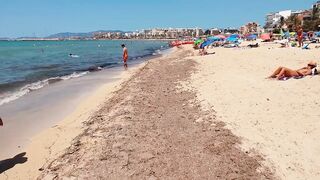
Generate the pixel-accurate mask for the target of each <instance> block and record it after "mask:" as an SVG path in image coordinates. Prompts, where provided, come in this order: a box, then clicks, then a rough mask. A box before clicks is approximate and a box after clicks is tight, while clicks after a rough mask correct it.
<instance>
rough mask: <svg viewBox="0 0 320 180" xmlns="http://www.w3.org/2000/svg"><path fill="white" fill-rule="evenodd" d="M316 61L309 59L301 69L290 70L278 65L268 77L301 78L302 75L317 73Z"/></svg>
mask: <svg viewBox="0 0 320 180" xmlns="http://www.w3.org/2000/svg"><path fill="white" fill-rule="evenodd" d="M316 67H317V63H316V62H315V61H310V62H309V63H308V65H307V67H303V68H301V69H297V70H292V69H289V68H286V67H279V68H277V70H276V71H275V72H274V73H273V74H272V75H271V76H269V77H268V78H276V79H278V80H284V79H287V78H291V77H294V78H302V77H304V76H308V75H313V74H317V70H316Z"/></svg>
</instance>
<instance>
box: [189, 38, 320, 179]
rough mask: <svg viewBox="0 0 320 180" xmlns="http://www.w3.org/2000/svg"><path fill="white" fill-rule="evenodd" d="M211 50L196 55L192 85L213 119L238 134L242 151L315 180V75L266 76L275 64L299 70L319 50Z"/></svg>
mask: <svg viewBox="0 0 320 180" xmlns="http://www.w3.org/2000/svg"><path fill="white" fill-rule="evenodd" d="M278 47H279V45H275V44H268V43H266V44H262V46H261V47H260V48H257V49H225V48H216V49H212V50H209V52H210V51H213V50H214V51H215V52H216V54H215V55H209V56H203V57H196V58H195V60H196V62H198V63H199V66H198V72H197V73H195V74H194V75H193V77H192V79H193V80H192V84H193V86H194V87H195V88H196V89H197V90H198V95H199V100H202V104H203V105H204V106H205V105H207V106H208V107H211V106H213V108H214V109H215V111H216V112H217V120H219V121H223V122H226V124H227V127H228V128H229V129H231V130H232V132H233V133H235V134H236V135H237V136H240V137H242V138H243V142H244V143H243V145H242V147H243V148H244V149H246V150H247V149H251V148H254V149H256V150H258V151H259V152H261V153H262V154H263V155H264V157H265V158H266V160H267V163H266V164H267V165H268V166H269V167H271V168H272V169H273V170H275V172H276V175H277V176H278V177H281V178H282V179H290V180H291V179H298V180H302V179H320V141H319V136H320V95H319V92H320V85H319V83H320V76H309V77H305V78H303V79H299V80H297V79H290V80H287V81H276V80H270V79H265V77H267V76H268V75H270V74H271V73H272V72H273V71H274V70H275V68H277V67H278V66H286V67H289V68H293V69H298V68H301V67H304V66H306V64H307V63H308V62H309V61H310V60H315V61H317V62H318V64H319V63H320V57H319V52H320V51H319V49H315V48H314V46H311V48H312V49H311V50H302V49H300V48H284V49H281V48H278Z"/></svg>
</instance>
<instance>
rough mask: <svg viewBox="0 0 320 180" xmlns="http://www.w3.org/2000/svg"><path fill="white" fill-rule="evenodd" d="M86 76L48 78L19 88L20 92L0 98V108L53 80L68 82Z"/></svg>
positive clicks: (76, 74)
mask: <svg viewBox="0 0 320 180" xmlns="http://www.w3.org/2000/svg"><path fill="white" fill-rule="evenodd" d="M86 74H88V71H86V72H81V73H76V72H74V73H72V74H70V75H66V76H61V77H52V78H48V79H45V80H42V81H37V82H34V83H31V84H27V85H25V86H23V87H22V88H20V90H18V91H16V92H13V93H7V94H4V95H1V96H0V106H1V105H3V104H6V103H9V102H11V101H14V100H17V99H19V98H20V97H22V96H24V95H26V94H28V93H29V92H31V91H35V90H38V89H41V88H43V87H45V86H47V85H49V83H50V81H54V80H69V79H73V78H77V77H81V76H84V75H86Z"/></svg>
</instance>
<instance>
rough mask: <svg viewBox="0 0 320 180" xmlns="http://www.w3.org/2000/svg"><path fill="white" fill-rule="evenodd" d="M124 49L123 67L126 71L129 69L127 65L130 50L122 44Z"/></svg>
mask: <svg viewBox="0 0 320 180" xmlns="http://www.w3.org/2000/svg"><path fill="white" fill-rule="evenodd" d="M121 47H122V49H123V54H122V58H123V66H124V68H125V69H127V68H128V64H127V60H128V49H127V48H126V45H124V44H122V45H121Z"/></svg>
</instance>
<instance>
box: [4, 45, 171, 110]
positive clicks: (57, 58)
mask: <svg viewBox="0 0 320 180" xmlns="http://www.w3.org/2000/svg"><path fill="white" fill-rule="evenodd" d="M121 44H126V46H127V48H128V50H129V62H134V61H138V60H139V59H141V58H143V57H146V56H151V55H156V54H157V53H158V52H159V51H161V50H163V49H165V48H167V47H168V46H167V44H168V43H167V42H165V41H142V40H139V41H134V40H130V41H121V40H96V41H94V40H92V41H0V106H1V105H3V104H6V103H9V102H11V101H14V100H16V99H18V98H20V97H22V96H24V95H26V94H28V93H29V92H31V91H35V90H38V89H40V88H43V87H45V86H48V85H50V84H52V83H56V82H58V81H62V80H69V79H72V78H78V77H81V76H84V75H87V74H88V73H90V70H92V69H97V68H98V67H101V68H113V67H117V66H121V65H122V49H121V46H120V45H121Z"/></svg>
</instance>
